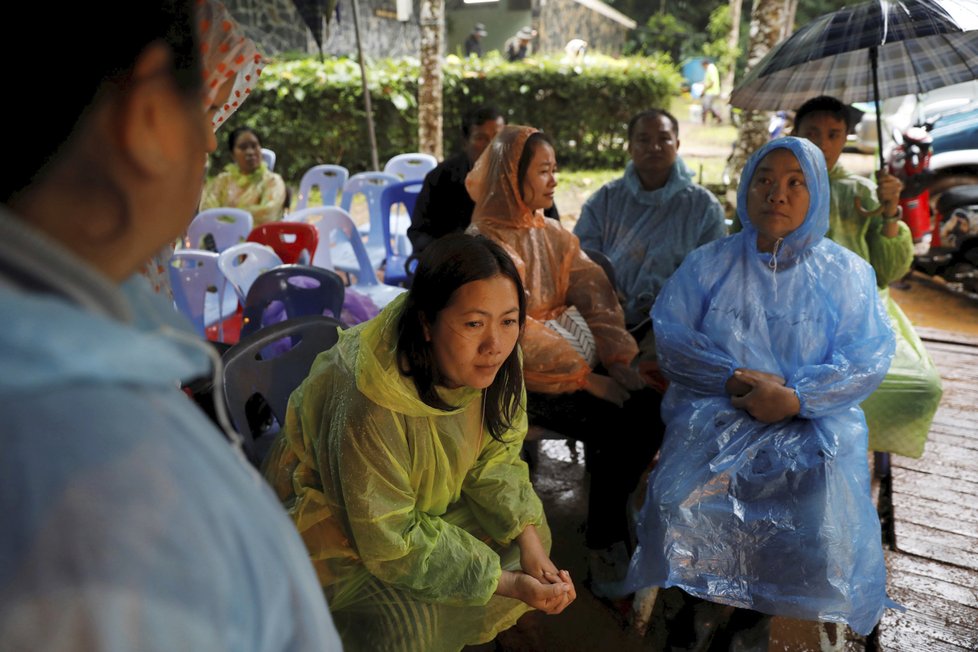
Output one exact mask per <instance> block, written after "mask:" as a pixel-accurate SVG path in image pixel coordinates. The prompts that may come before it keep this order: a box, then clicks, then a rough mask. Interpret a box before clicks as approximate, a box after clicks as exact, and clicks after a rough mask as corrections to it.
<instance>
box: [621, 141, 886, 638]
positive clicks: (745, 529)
mask: <svg viewBox="0 0 978 652" xmlns="http://www.w3.org/2000/svg"><path fill="white" fill-rule="evenodd" d="M737 213H738V216H739V217H740V220H741V223H742V224H743V230H742V231H741V232H739V233H737V234H735V235H732V236H729V237H727V238H723V239H721V240H717V241H714V242H711V243H709V244H706V245H704V246H702V247H700V248H699V249H697V250H695V251H693V252H692V253H691V254H689V255H688V256H687V258H686V259H685V261H684V262H683V263H682V265H681V266H680V267H679V269H678V270H677V271H676V273H675V274H673V276H672V277H671V278H670V279H669V281H667V283H666V285H665V287H664V289H663V291H662V292H661V293H660V294H659V297H658V299H657V300H656V303H655V306H654V307H653V308H652V319H653V325H654V328H655V335H656V342H657V343H658V356H659V361H660V365H661V367H662V370H663V372H664V373H665V375H666V377H667V378H668V379H669V380H670V385H669V389H668V390H667V392H666V396H665V398H664V400H663V405H662V413H663V418H664V419H665V421H666V424H667V429H666V436H665V439H664V442H663V446H662V450H661V454H660V459H659V463H658V465H657V466H656V468H655V469H654V470H653V472H652V474H651V476H650V478H649V486H648V494H647V497H646V500H645V504H644V507H643V509H642V512H641V514H640V515H639V520H638V538H639V545H638V548H637V549H636V552H635V555H634V556H633V558H632V562H631V566H630V568H629V574H628V579H627V582H626V586H625V589H626V590H637V589H641V588H644V587H649V586H657V587H669V586H676V587H679V588H681V589H682V590H683V591H685V592H686V593H688V594H691V595H693V596H696V597H699V598H702V599H705V600H708V601H712V602H716V603H721V604H724V605H732V606H735V607H740V608H744V609H750V610H754V611H756V612H762V613H764V614H773V615H784V616H789V617H792V618H799V619H803V620H813V621H814V620H818V621H829V622H837V623H848V624H849V625H850V626H851V627H852V629H854V630H855V631H856V632H858V633H860V634H864V635H865V634H868V633H869V632H870V631H871V630H872V629H873V627H874V626H875V624H876V623H877V622H878V621H879V619H880V617H881V615H882V613H883V609H884V607H885V606H886V605H887V600H886V593H885V589H886V582H885V572H886V569H885V566H884V563H883V551H882V546H881V543H880V525H879V519H878V517H877V514H876V509H875V507H874V506H873V503H872V500H871V497H870V478H869V470H868V466H867V463H866V458H867V433H866V421H865V418H864V416H863V413H862V410H861V409H860V407H859V404H860V403H861V402H862V401H863V400H864V399H865V398H866V397H867V396H869V394H870V393H872V392H873V390H874V389H876V387H877V386H878V385H879V383H880V381H881V380H882V379H883V376H884V375H885V374H886V371H887V368H888V366H889V364H890V360H891V358H892V356H893V351H894V346H895V345H894V336H893V332H892V330H891V328H890V326H889V320H888V319H887V315H886V309H885V307H884V306H883V304H882V302H881V301H880V298H879V295H878V294H877V292H876V283H875V277H874V274H873V270H872V268H871V267H870V266H869V265H868V264H867V263H866V262H865V261H863V260H862V259H861V258H859V257H858V256H857V255H855V254H853V253H852V252H850V251H848V250H847V249H845V248H843V247H841V246H840V245H837V244H836V243H834V242H832V241H831V240H829V239H828V238H826V237H825V233H826V230H827V229H828V224H829V179H828V175H827V174H826V171H825V159H824V157H823V156H822V153H821V151H820V150H819V149H818V148H817V147H816V146H815V145H813V144H812V143H810V142H809V141H807V140H803V139H798V138H780V139H777V140H774V141H771V142H770V143H768V144H766V145H764V146H763V147H762V148H761V149H759V150H758V151H757V152H755V153H754V155H753V156H751V158H750V160H749V161H748V163H747V166H746V168H745V169H744V172H743V175H742V176H741V183H740V188H739V190H738V194H737Z"/></svg>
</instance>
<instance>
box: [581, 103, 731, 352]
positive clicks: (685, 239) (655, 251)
mask: <svg viewBox="0 0 978 652" xmlns="http://www.w3.org/2000/svg"><path fill="white" fill-rule="evenodd" d="M678 150H679V123H678V122H677V121H676V118H675V117H673V116H672V115H671V114H670V113H668V112H667V111H664V110H661V109H649V110H647V111H642V112H641V113H638V114H637V115H635V116H633V117H632V119H631V120H629V122H628V153H629V155H630V156H631V159H632V160H631V162H630V163H628V165H627V166H626V167H625V174H624V176H622V177H621V178H620V179H615V180H614V181H611V182H609V183H607V184H605V185H604V186H602V187H601V188H599V189H598V191H597V192H595V193H594V194H593V195H591V196H590V197H589V198H588V200H587V201H586V202H585V203H584V206H583V207H582V208H581V217H580V219H579V220H578V222H577V224H576V226H575V227H574V234H575V235H576V236H577V237H578V238H579V239H580V241H581V247H582V248H584V249H596V250H598V251H600V252H602V253H604V254H605V255H606V256H608V258H609V259H611V262H612V263H613V265H614V268H615V283H616V285H617V286H618V289H619V291H620V292H621V294H622V296H623V297H624V301H625V305H624V308H625V323H626V324H627V325H628V327H629V329H633V332H634V334H635V335H636V339H638V340H639V345H640V347H641V357H642V358H643V359H645V360H652V359H653V358H654V355H655V345H654V340H653V338H652V333H651V329H649V328H644V327H643V328H640V329H639V330H638V331H634V329H635V328H636V327H639V326H640V325H643V324H648V323H649V312H650V311H651V309H652V304H653V303H654V302H655V297H656V295H657V294H658V293H659V290H660V289H661V288H662V286H663V285H664V284H665V282H666V280H667V279H668V278H669V276H671V275H672V273H673V272H674V271H675V270H676V268H677V267H679V264H680V263H681V262H682V261H683V258H685V257H686V254H688V253H689V252H690V251H692V250H693V249H695V248H696V247H698V246H700V245H702V244H705V243H707V242H710V241H711V240H716V239H718V238H721V237H723V236H725V235H726V234H727V231H726V225H725V224H724V215H723V208H722V207H721V206H720V202H719V201H717V198H716V197H714V196H713V194H712V193H711V192H710V191H709V190H707V189H706V188H703V187H702V186H699V185H697V184H695V183H693V181H692V173H691V172H690V171H689V169H688V168H687V167H686V164H685V163H683V161H682V159H681V158H680V157H679V155H678Z"/></svg>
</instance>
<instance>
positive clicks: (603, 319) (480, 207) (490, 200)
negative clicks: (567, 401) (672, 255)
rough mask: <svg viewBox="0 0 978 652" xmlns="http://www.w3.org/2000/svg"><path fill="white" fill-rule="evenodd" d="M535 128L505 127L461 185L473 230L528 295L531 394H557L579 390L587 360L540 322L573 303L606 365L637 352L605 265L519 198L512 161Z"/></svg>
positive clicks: (526, 359)
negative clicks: (498, 250)
mask: <svg viewBox="0 0 978 652" xmlns="http://www.w3.org/2000/svg"><path fill="white" fill-rule="evenodd" d="M536 132H537V130H536V129H533V128H532V127H522V126H516V125H511V126H507V127H504V128H503V129H502V130H501V131H500V132H499V133H498V134H497V135H496V137H495V138H494V139H493V141H492V143H491V144H490V145H489V147H487V148H486V150H485V151H484V152H483V153H482V156H480V157H479V160H478V161H476V164H475V167H473V168H472V171H471V172H469V175H468V177H467V178H466V180H465V186H466V188H467V189H468V191H469V195H470V196H471V197H472V199H473V201H474V202H475V210H474V212H473V213H472V224H471V226H470V227H469V232H470V233H481V234H483V235H485V236H487V237H489V238H492V239H493V240H495V241H496V242H498V243H499V244H501V245H502V246H503V248H504V249H506V253H508V254H509V255H510V257H511V258H512V259H513V262H514V263H516V267H517V269H518V270H519V272H520V276H521V277H522V278H523V285H524V287H525V288H526V294H527V316H526V330H525V332H524V334H523V337H522V339H521V340H520V344H521V346H522V348H523V375H524V378H525V380H526V386H527V389H529V390H530V391H533V392H543V393H549V394H562V393H567V392H574V391H577V390H579V389H582V388H583V387H584V383H585V379H586V378H587V376H588V374H590V373H591V367H590V365H589V364H588V362H587V361H586V360H585V359H584V358H583V357H582V356H581V354H579V353H578V352H577V351H576V350H575V349H574V348H573V347H572V346H571V344H570V343H569V342H568V341H567V340H565V339H564V338H563V337H561V336H560V335H559V334H558V333H557V332H556V331H554V330H551V329H550V328H547V326H545V325H544V322H545V321H547V320H549V319H555V318H557V317H558V316H559V315H560V314H561V313H563V312H564V311H565V310H567V308H568V306H575V307H576V308H577V309H578V311H579V312H580V313H581V315H583V317H584V320H585V321H586V322H587V325H588V327H589V328H590V329H591V333H592V334H593V335H594V341H595V345H596V347H597V353H598V358H599V360H600V362H601V363H602V364H603V365H604V366H605V367H610V366H611V365H612V364H614V363H616V362H620V363H624V364H629V363H630V362H631V361H632V359H633V358H634V357H635V356H636V355H637V354H638V345H637V344H636V343H635V339H634V338H633V337H632V336H631V335H630V334H629V333H628V331H627V330H626V329H625V315H624V312H623V310H622V308H621V305H620V304H619V303H618V297H617V296H616V294H615V291H614V288H612V286H611V282H610V281H609V280H608V277H607V276H606V275H605V273H604V270H603V269H602V268H601V267H600V266H599V265H598V264H597V263H595V262H593V261H592V260H591V259H590V258H588V257H587V256H586V255H585V254H584V253H583V252H582V251H581V245H580V241H579V240H578V239H577V236H575V235H574V234H573V233H571V232H570V231H568V230H566V229H564V228H563V227H562V226H561V225H560V224H558V223H557V221H556V220H550V219H547V218H545V217H544V216H543V213H542V212H541V211H531V210H530V208H529V207H528V206H527V205H526V204H525V203H524V202H523V200H522V199H521V198H520V193H519V188H518V183H517V166H518V164H519V160H520V156H521V155H522V153H523V148H524V146H525V145H526V140H527V138H529V137H530V136H531V135H532V134H534V133H536Z"/></svg>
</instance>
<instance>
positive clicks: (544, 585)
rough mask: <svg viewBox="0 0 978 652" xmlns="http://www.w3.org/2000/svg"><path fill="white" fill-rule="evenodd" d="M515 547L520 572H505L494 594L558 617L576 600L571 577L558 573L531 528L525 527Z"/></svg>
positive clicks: (562, 572)
mask: <svg viewBox="0 0 978 652" xmlns="http://www.w3.org/2000/svg"><path fill="white" fill-rule="evenodd" d="M516 543H517V545H519V548H520V567H521V568H522V571H505V570H504V571H503V572H502V575H501V576H500V577H499V584H498V585H497V587H496V593H497V594H499V595H503V596H506V597H508V598H515V599H517V600H521V601H522V602H525V603H526V604H528V605H530V606H531V607H533V608H534V609H539V610H540V611H542V612H544V613H546V614H551V615H553V614H559V613H560V612H562V611H563V610H564V609H565V608H567V605H569V604H570V603H571V602H573V601H574V600H575V598H577V591H576V589H575V588H574V583H573V582H572V581H571V577H570V573H569V572H568V571H566V570H559V569H558V568H557V567H556V566H555V565H554V563H553V562H552V561H551V560H550V557H549V556H548V555H547V551H546V550H545V549H544V547H543V544H542V543H541V541H540V537H539V535H538V534H537V532H536V528H535V527H534V526H532V525H530V526H527V528H526V529H525V530H523V533H522V534H520V536H518V537H517V538H516Z"/></svg>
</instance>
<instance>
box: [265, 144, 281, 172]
mask: <svg viewBox="0 0 978 652" xmlns="http://www.w3.org/2000/svg"><path fill="white" fill-rule="evenodd" d="M261 158H262V160H263V161H265V166H266V167H267V168H268V171H269V172H274V171H275V159H276V158H278V157H277V156H275V152H274V151H272V150H270V149H268V148H267V147H262V148H261Z"/></svg>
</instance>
